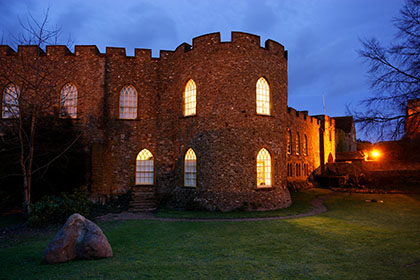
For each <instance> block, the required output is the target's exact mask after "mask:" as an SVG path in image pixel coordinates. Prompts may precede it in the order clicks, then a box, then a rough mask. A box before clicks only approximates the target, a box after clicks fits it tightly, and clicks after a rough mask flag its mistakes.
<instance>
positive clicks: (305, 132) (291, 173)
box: [287, 108, 321, 183]
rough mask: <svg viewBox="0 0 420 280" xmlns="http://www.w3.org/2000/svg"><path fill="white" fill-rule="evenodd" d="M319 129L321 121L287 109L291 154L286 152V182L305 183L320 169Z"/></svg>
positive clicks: (306, 114) (304, 113)
mask: <svg viewBox="0 0 420 280" xmlns="http://www.w3.org/2000/svg"><path fill="white" fill-rule="evenodd" d="M320 128H321V121H320V120H319V119H317V118H315V117H312V116H308V112H307V111H303V112H299V111H296V110H295V109H293V108H288V130H290V131H291V135H292V141H291V143H292V147H291V153H289V152H287V164H288V167H287V169H288V176H287V180H288V181H289V182H290V183H296V182H302V181H306V180H307V179H308V176H310V175H311V174H313V173H314V172H315V171H316V170H317V169H318V168H319V167H320V164H321V163H320V154H321V149H320V138H319V137H320ZM287 133H288V132H287ZM298 133H299V137H300V146H301V148H300V150H301V151H300V152H299V153H298V148H297V136H298ZM305 136H306V137H307V146H308V148H307V149H308V152H307V153H306V152H305V147H304V146H305V145H304V139H305Z"/></svg>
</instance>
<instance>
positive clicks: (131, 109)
mask: <svg viewBox="0 0 420 280" xmlns="http://www.w3.org/2000/svg"><path fill="white" fill-rule="evenodd" d="M136 118H137V91H136V89H135V88H134V87H133V86H125V87H124V88H123V89H122V90H121V93H120V119H129V120H132V119H136Z"/></svg>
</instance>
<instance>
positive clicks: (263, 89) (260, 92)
mask: <svg viewBox="0 0 420 280" xmlns="http://www.w3.org/2000/svg"><path fill="white" fill-rule="evenodd" d="M256 100H257V114H261V115H270V103H271V101H270V86H269V85H268V82H267V80H266V79H264V78H263V77H261V78H259V79H258V81H257V99H256Z"/></svg>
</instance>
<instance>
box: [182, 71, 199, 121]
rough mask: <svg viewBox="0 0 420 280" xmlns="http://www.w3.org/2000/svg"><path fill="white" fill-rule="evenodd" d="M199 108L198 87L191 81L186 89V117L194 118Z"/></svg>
mask: <svg viewBox="0 0 420 280" xmlns="http://www.w3.org/2000/svg"><path fill="white" fill-rule="evenodd" d="M196 107H197V87H196V85H195V82H194V81H193V80H192V79H190V80H189V81H188V82H187V84H186V85H185V89H184V116H194V115H195V114H196Z"/></svg>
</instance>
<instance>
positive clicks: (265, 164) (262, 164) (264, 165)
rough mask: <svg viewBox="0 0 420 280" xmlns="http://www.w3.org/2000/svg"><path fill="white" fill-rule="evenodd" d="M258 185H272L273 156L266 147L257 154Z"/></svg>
mask: <svg viewBox="0 0 420 280" xmlns="http://www.w3.org/2000/svg"><path fill="white" fill-rule="evenodd" d="M257 187H271V156H270V153H269V152H268V151H267V150H266V149H265V148H262V149H261V150H260V151H259V152H258V155H257Z"/></svg>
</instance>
